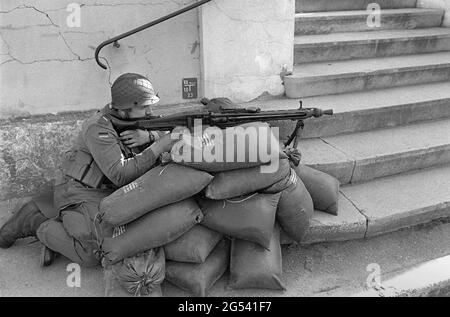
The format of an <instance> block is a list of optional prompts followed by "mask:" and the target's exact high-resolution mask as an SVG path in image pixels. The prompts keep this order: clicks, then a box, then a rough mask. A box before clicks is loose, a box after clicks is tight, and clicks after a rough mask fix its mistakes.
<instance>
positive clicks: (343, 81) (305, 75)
mask: <svg viewBox="0 0 450 317" xmlns="http://www.w3.org/2000/svg"><path fill="white" fill-rule="evenodd" d="M449 79H450V52H440V53H430V54H421V55H407V56H395V57H383V58H372V59H359V60H349V61H335V62H322V63H309V64H303V65H297V66H295V67H294V72H293V74H292V75H288V76H286V77H284V84H285V87H286V96H287V97H288V98H303V97H310V96H323V95H330V94H339V93H346V92H356V91H365V90H371V89H381V88H387V87H398V86H407V85H415V84H423V83H431V82H439V81H448V80H449Z"/></svg>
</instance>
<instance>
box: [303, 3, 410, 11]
mask: <svg viewBox="0 0 450 317" xmlns="http://www.w3.org/2000/svg"><path fill="white" fill-rule="evenodd" d="M371 3H377V4H378V5H379V6H380V7H381V8H382V9H398V8H414V7H415V6H416V0H377V1H373V0H296V1H295V10H296V12H320V11H344V10H366V9H367V7H368V6H369V4H371Z"/></svg>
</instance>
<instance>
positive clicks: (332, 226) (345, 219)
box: [281, 193, 367, 244]
mask: <svg viewBox="0 0 450 317" xmlns="http://www.w3.org/2000/svg"><path fill="white" fill-rule="evenodd" d="M338 208H339V213H338V215H337V216H333V215H330V214H327V213H324V212H322V211H318V210H316V211H314V217H313V218H312V220H311V223H310V227H309V229H308V232H307V234H306V236H305V238H304V240H303V241H302V244H312V243H320V242H330V241H347V240H356V239H363V238H364V237H365V234H366V229H367V228H366V222H367V220H366V217H364V216H363V215H362V214H361V213H360V212H359V211H358V209H356V208H355V207H354V206H353V204H352V203H351V201H349V200H348V199H347V198H345V196H343V195H342V193H341V194H340V196H339V205H338ZM282 238H283V239H282V240H281V243H282V244H291V243H292V242H293V241H292V240H291V239H290V238H289V237H288V236H287V235H286V234H285V233H284V232H282Z"/></svg>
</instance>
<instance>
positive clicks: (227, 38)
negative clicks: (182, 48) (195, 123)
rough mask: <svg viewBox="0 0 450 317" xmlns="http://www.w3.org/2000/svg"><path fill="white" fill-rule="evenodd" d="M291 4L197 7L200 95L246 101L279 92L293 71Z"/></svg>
mask: <svg viewBox="0 0 450 317" xmlns="http://www.w3.org/2000/svg"><path fill="white" fill-rule="evenodd" d="M294 11H295V2H294V0H226V1H224V0H215V1H213V2H211V3H209V4H207V5H205V6H203V7H202V8H201V11H200V39H201V40H200V41H201V43H202V47H201V50H202V51H201V59H202V78H203V85H202V86H203V88H204V95H205V96H206V97H208V98H212V97H221V96H227V97H230V98H232V99H233V100H235V101H239V102H246V101H249V100H252V99H255V98H258V97H260V96H261V95H264V96H267V95H272V96H277V95H282V94H284V86H283V83H282V75H283V74H285V73H286V71H292V68H293V52H294V47H293V45H294V24H295V21H294V20H295V19H294Z"/></svg>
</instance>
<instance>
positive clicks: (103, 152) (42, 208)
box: [0, 74, 177, 266]
mask: <svg viewBox="0 0 450 317" xmlns="http://www.w3.org/2000/svg"><path fill="white" fill-rule="evenodd" d="M111 95H112V99H111V103H110V104H108V105H107V106H105V107H104V108H103V109H101V110H99V111H98V112H97V113H95V114H94V115H93V116H92V117H91V118H89V119H88V120H87V121H86V122H85V123H84V124H83V126H82V130H81V132H80V134H79V136H78V139H77V141H76V142H75V145H74V147H73V148H72V150H71V151H69V155H68V157H67V158H66V160H65V163H64V165H63V173H64V176H63V177H62V179H60V180H58V181H57V182H56V184H55V190H54V195H53V202H54V205H53V206H49V205H48V204H47V205H46V204H45V203H43V201H45V200H43V199H36V200H32V201H31V202H29V203H27V204H25V205H24V206H23V207H22V208H21V209H20V210H19V211H18V212H17V213H15V214H14V215H13V216H12V217H11V219H10V220H8V221H7V222H6V223H5V224H4V226H3V227H2V228H1V229H0V247H2V248H8V247H10V246H11V245H12V244H13V243H14V242H15V241H16V240H17V239H19V238H24V237H27V236H35V235H36V236H37V237H38V239H39V240H40V241H41V242H42V243H43V245H44V247H43V252H42V254H41V265H43V266H47V265H50V264H51V263H52V262H53V259H54V257H55V252H56V253H60V254H62V255H64V256H66V257H67V258H69V259H70V260H71V261H73V262H75V263H79V264H81V265H84V266H94V265H97V264H99V263H100V260H101V259H100V258H101V254H100V252H98V251H99V249H100V245H101V239H102V237H103V236H105V235H111V234H112V230H113V228H107V227H105V226H103V225H102V223H101V221H100V219H99V217H98V212H99V210H98V206H99V203H100V201H101V200H102V199H103V198H104V197H106V196H108V195H110V194H111V193H112V192H113V191H114V190H115V189H117V188H119V187H122V186H124V185H126V184H128V183H130V182H132V181H134V180H135V179H136V178H138V177H139V176H141V175H143V174H144V173H146V172H147V171H148V170H150V169H151V168H152V167H154V165H155V164H157V161H158V158H159V156H160V155H161V154H162V153H164V152H169V151H170V150H171V148H172V146H173V144H175V142H177V139H175V138H173V137H172V134H165V135H163V134H158V133H154V132H150V131H145V130H133V131H124V132H122V133H120V134H118V132H117V131H116V130H115V129H114V125H113V124H112V121H113V119H114V117H116V118H120V119H135V118H140V117H144V116H146V115H148V114H149V112H150V110H151V109H150V106H152V105H155V104H156V103H157V102H158V101H159V97H158V96H157V95H156V94H155V92H154V89H153V86H152V84H151V82H150V81H149V80H148V79H147V78H146V77H144V76H141V75H138V74H124V75H122V76H120V77H119V78H118V79H117V80H116V81H115V82H114V84H113V86H112V87H111ZM55 211H56V212H55ZM55 213H56V217H54V216H55ZM52 216H53V217H52ZM49 218H50V219H49Z"/></svg>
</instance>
